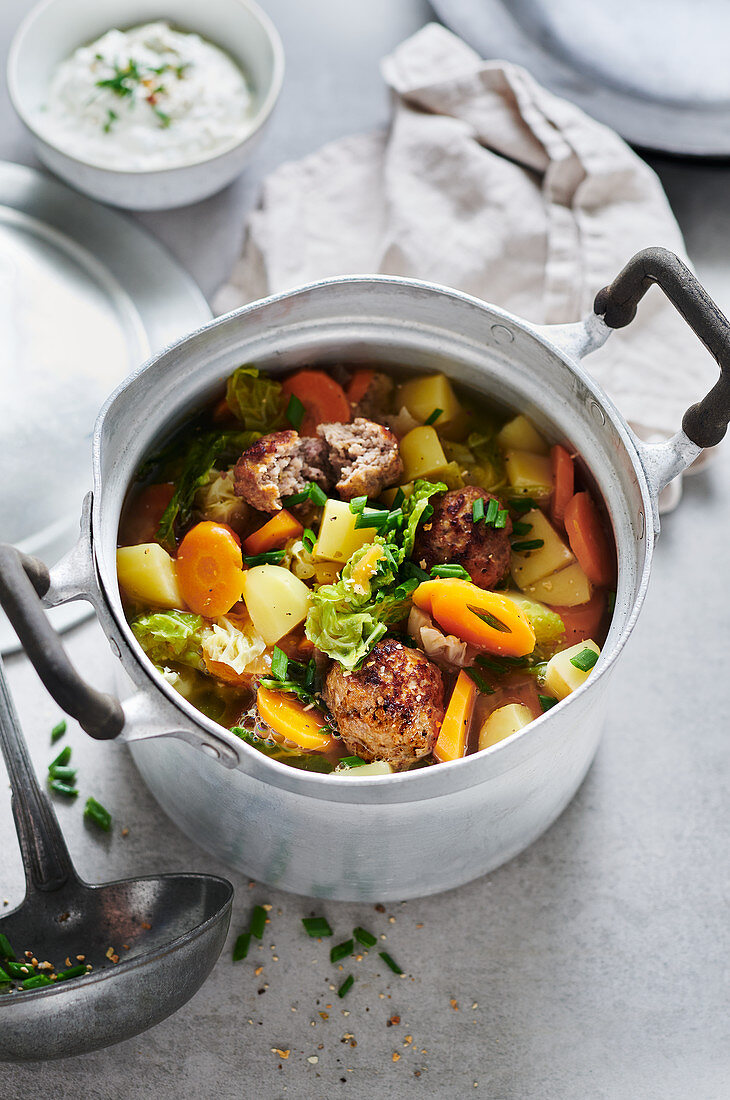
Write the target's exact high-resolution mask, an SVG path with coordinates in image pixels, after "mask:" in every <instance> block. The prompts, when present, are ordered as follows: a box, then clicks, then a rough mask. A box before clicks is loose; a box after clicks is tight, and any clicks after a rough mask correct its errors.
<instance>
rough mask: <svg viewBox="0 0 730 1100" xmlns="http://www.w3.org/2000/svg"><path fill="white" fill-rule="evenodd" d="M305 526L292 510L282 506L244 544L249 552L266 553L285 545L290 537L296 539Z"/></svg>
mask: <svg viewBox="0 0 730 1100" xmlns="http://www.w3.org/2000/svg"><path fill="white" fill-rule="evenodd" d="M303 530H304V528H303V527H302V525H301V523H300V522H299V520H298V519H295V518H294V516H293V515H292V514H291V512H287V510H286V508H282V510H281V511H280V512H277V513H276V515H275V516H274V517H273V518H272V519H270V520H269V521H268V523H265V524H264V525H263V527H259V529H258V531H254V532H253V534H252V535H249V536H248V538H247V539H246V541H245V542H244V544H243V548H244V550H245V551H246V553H247V554H265V553H266V551H267V550H273V549H274V548H275V547H277V546H283V545H284V543H285V542H288V541H289V539H295V538H297V537H298V536H299V535H301V533H302V531H303Z"/></svg>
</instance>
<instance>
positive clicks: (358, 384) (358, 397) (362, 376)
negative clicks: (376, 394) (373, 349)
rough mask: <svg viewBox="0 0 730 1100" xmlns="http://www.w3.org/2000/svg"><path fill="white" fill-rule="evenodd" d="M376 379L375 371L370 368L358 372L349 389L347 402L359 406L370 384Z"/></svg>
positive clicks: (353, 377)
mask: <svg viewBox="0 0 730 1100" xmlns="http://www.w3.org/2000/svg"><path fill="white" fill-rule="evenodd" d="M374 377H375V371H374V370H370V369H369V368H368V367H362V368H361V369H360V370H356V371H355V373H354V374H353V376H352V378H351V379H350V382H349V385H348V387H347V400H348V401H349V402H350V404H351V405H359V404H360V402H361V401H362V399H363V397H364V396H365V394H366V393H367V392H368V390H369V388H370V383H371V382H372V380H373V378H374Z"/></svg>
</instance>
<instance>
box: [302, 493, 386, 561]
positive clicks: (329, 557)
mask: <svg viewBox="0 0 730 1100" xmlns="http://www.w3.org/2000/svg"><path fill="white" fill-rule="evenodd" d="M365 511H366V512H369V511H372V509H370V508H366V509H365ZM356 519H357V516H356V515H355V513H354V512H351V511H350V505H349V504H348V503H347V501H345V500H328V501H327V503H326V504H325V506H324V511H323V513H322V520H321V523H320V525H319V535H318V536H317V541H316V543H315V544H314V549H313V551H312V557H313V558H314V560H315V561H339V562H346V561H347V560H348V559H349V558H351V557H352V555H353V554H354V553H355V551H356V550H359V549H360V547H361V546H364V545H365V543H367V542H372V541H373V539H374V538H375V536H376V535H377V533H378V531H377V528H375V527H355V520H356Z"/></svg>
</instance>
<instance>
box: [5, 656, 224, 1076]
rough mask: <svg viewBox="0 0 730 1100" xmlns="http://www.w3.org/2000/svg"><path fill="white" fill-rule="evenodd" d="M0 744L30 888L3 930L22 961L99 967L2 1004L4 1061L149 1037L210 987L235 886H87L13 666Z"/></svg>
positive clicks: (178, 877)
mask: <svg viewBox="0 0 730 1100" xmlns="http://www.w3.org/2000/svg"><path fill="white" fill-rule="evenodd" d="M0 746H1V747H2V751H3V756H4V757H5V761H6V764H7V767H8V772H9V775H10V781H11V786H12V790H13V800H12V807H13V816H14V819H15V825H16V829H17V832H18V838H19V840H20V846H21V851H22V854H23V865H24V868H25V874H26V883H27V892H26V896H25V900H24V901H23V902H22V904H21V905H20V906H18V908H17V909H14V910H13V911H12V912H10V913H8V914H7V915H5V916H4V917H3V918H2V919H1V920H0V932H1V933H3V934H4V935H5V936H7V938H8V940H9V941H10V943H11V945H12V947H13V949H14V951H15V953H16V956H17V959H18V961H19V962H24V961H26V960H25V952H26V951H30V952H32V953H33V956H34V957H35V958H36V959H37V960H38V962H39V963H42V962H46V961H49V962H51V963H53V964H54V966H55V967H56V969H57V970H61V969H65V968H67V967H69V966H78V965H79V964H80V963H84V964H91V968H92V969H91V970H89V971H88V973H87V974H85V975H81V976H79V977H78V978H71V979H69V980H68V981H63V982H57V983H54V984H52V985H48V986H43V987H41V988H39V989H30V990H26V991H22V990H21V991H17V992H12V993H7V994H5V995H3V996H0V1060H2V1061H6V1062H20V1061H46V1060H47V1059H50V1058H63V1057H68V1056H70V1055H75V1054H83V1053H86V1052H88V1051H91V1050H98V1049H99V1048H100V1047H105V1046H109V1045H110V1044H112V1043H118V1042H121V1041H122V1040H124V1039H129V1038H131V1037H132V1036H133V1035H138V1034H139V1033H140V1032H141V1031H144V1030H146V1029H147V1028H149V1027H151V1026H152V1025H153V1024H156V1023H159V1022H160V1021H161V1020H164V1019H165V1018H166V1017H167V1016H169V1015H171V1014H172V1013H173V1012H175V1011H176V1010H177V1009H178V1008H180V1006H181V1005H183V1004H184V1003H185V1002H186V1001H187V1000H189V998H190V997H192V995H193V994H194V993H195V992H196V990H197V989H199V987H200V986H201V985H202V983H203V982H204V981H205V979H206V977H207V976H208V974H209V973H210V971H211V970H212V968H213V966H214V965H215V962H216V960H217V959H218V956H219V955H220V952H221V950H222V948H223V944H224V942H225V938H226V934H227V932H228V925H229V922H230V916H231V905H232V900H233V887H232V886H231V884H230V883H229V882H227V881H226V880H225V879H222V878H218V877H216V876H215V875H202V874H184V873H180V874H166V875H150V876H146V877H144V878H134V879H125V880H121V881H119V882H108V883H104V884H102V885H99V886H94V885H90V884H88V883H85V882H82V880H81V879H80V878H79V877H78V875H77V874H76V872H75V870H74V868H73V865H72V863H71V859H70V856H69V854H68V850H67V848H66V845H65V843H64V840H63V837H62V835H61V831H60V828H59V825H58V821H57V819H56V816H55V814H54V812H53V810H52V808H51V805H50V802H49V800H48V798H47V797H46V795H45V794H44V793H43V792H42V791H41V790H40V788H39V786H38V783H37V780H36V777H35V774H34V772H33V770H32V765H31V763H30V759H29V757H28V752H27V749H26V746H25V743H24V740H23V736H22V733H21V730H20V725H19V722H18V718H17V715H16V713H15V708H14V706H13V703H12V699H11V697H10V694H9V692H8V689H7V684H6V682H5V678H4V673H3V668H2V662H0ZM80 956H81V958H80ZM116 960H118V961H116ZM2 964H3V960H2V959H0V966H2Z"/></svg>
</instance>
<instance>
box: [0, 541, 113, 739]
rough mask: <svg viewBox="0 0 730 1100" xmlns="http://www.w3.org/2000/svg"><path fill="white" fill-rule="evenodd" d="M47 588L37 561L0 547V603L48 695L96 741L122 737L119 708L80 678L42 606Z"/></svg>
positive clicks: (45, 569)
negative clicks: (120, 735) (119, 735)
mask: <svg viewBox="0 0 730 1100" xmlns="http://www.w3.org/2000/svg"><path fill="white" fill-rule="evenodd" d="M50 584H51V577H50V573H49V571H48V567H47V566H46V565H44V564H43V562H42V561H39V560H38V558H31V557H29V556H28V555H27V554H23V553H21V552H20V551H19V550H16V548H15V547H14V546H8V545H3V544H0V605H2V608H3V610H4V611H5V614H6V615H7V617H8V619H9V620H10V622H11V623H12V626H13V629H14V630H15V633H16V634H17V635H18V638H19V639H20V642H21V644H22V646H23V648H24V650H25V652H26V653H27V655H28V657H29V658H30V661H31V663H32V665H33V667H34V668H35V670H36V672H37V673H38V675H39V676H40V678H41V680H42V681H43V683H44V685H45V686H46V688H47V689H48V691H49V693H50V694H51V695H52V697H53V698H54V699H55V700H56V702H57V703H58V705H59V706H60V707H61V709H62V710H64V711H65V712H66V714H70V715H71V717H72V718H75V719H76V720H77V721H78V723H79V725H80V726H81V728H82V729H83V730H85V731H86V733H88V734H90V736H91V737H95V738H96V739H97V740H99V741H109V740H112V738H114V737H116V736H117V735H118V734H120V733H121V731H122V728H123V727H124V723H125V716H124V710H123V709H122V704H121V703H120V702H119V700H118V699H115V698H114V696H113V695H107V694H106V693H105V692H101V691H97V690H96V689H95V688H93V687H91V686H90V685H89V684H87V683H86V681H85V680H84V679H82V677H81V676H79V674H78V672H77V671H76V669H75V668H74V667H73V665H72V664H71V662H70V661H69V659H68V657H67V655H66V651H65V649H64V648H63V645H62V644H61V639H60V638H59V636H58V634H57V633H56V631H55V630H54V629H53V627H52V626H51V624H50V623H49V621H48V619H47V618H46V615H45V612H44V610H43V607H42V605H41V599H42V598H43V596H45V594H46V592H47V591H48V589H49V587H50Z"/></svg>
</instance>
